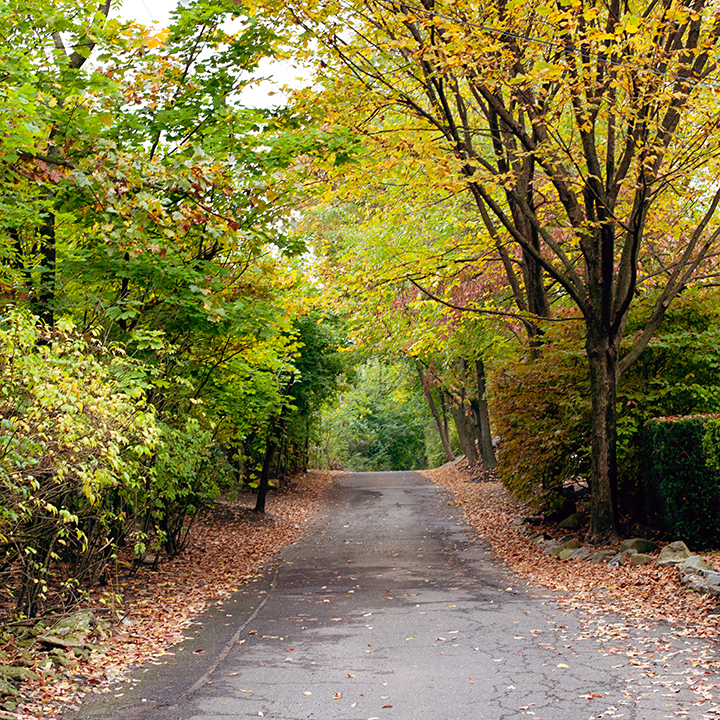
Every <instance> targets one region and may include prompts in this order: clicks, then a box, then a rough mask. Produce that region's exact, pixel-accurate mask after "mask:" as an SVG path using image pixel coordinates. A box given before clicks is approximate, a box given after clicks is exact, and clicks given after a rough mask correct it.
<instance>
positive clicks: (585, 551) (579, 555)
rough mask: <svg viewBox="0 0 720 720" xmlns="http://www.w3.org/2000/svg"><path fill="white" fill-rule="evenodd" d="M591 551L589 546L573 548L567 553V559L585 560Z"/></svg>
mask: <svg viewBox="0 0 720 720" xmlns="http://www.w3.org/2000/svg"><path fill="white" fill-rule="evenodd" d="M591 552H592V550H590V548H589V547H579V548H575V550H573V551H572V552H571V553H570V555H568V560H587V559H588V558H589V557H590V553H591Z"/></svg>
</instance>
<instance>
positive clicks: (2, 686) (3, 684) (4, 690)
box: [0, 677, 18, 697]
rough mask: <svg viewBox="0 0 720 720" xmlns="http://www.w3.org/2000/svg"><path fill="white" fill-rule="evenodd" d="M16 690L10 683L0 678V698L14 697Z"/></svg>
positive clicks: (16, 693)
mask: <svg viewBox="0 0 720 720" xmlns="http://www.w3.org/2000/svg"><path fill="white" fill-rule="evenodd" d="M16 695H18V689H17V688H16V687H15V686H14V685H13V684H12V683H11V682H8V681H7V680H5V679H4V678H2V677H0V697H15V696H16Z"/></svg>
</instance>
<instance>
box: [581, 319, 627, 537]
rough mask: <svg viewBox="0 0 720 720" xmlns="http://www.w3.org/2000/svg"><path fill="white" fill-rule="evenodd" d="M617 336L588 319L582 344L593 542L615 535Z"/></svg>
mask: <svg viewBox="0 0 720 720" xmlns="http://www.w3.org/2000/svg"><path fill="white" fill-rule="evenodd" d="M619 344H620V339H619V338H616V339H615V341H614V342H613V341H612V340H611V339H610V338H608V333H607V331H605V330H603V329H602V328H594V327H592V326H591V324H590V323H588V330H587V340H586V343H585V348H586V352H587V356H588V363H589V367H590V394H591V396H592V415H591V418H592V456H591V468H592V471H591V484H590V487H591V510H590V540H591V541H592V542H593V543H595V544H598V545H600V544H603V543H607V542H613V541H615V540H617V539H618V537H619V534H618V526H617V456H616V444H617V427H616V381H617V356H618V346H619Z"/></svg>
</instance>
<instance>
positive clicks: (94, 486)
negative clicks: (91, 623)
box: [0, 311, 157, 615]
mask: <svg viewBox="0 0 720 720" xmlns="http://www.w3.org/2000/svg"><path fill="white" fill-rule="evenodd" d="M43 332H44V333H45V334H42V333H43ZM96 354H98V355H103V354H104V355H105V357H104V358H103V361H102V362H101V361H100V360H99V359H98V358H97V357H96V356H95V355H96ZM125 365H126V361H125V360H124V358H123V357H122V355H121V354H120V353H109V352H108V351H107V349H105V348H103V347H102V346H101V345H100V344H99V343H97V342H95V341H94V340H93V339H92V338H90V339H86V338H83V337H80V336H78V335H76V334H74V333H73V332H72V329H71V328H70V327H65V330H64V331H63V330H58V331H56V332H54V333H53V334H51V335H48V334H47V333H46V331H41V330H40V329H38V326H36V325H35V321H34V318H31V317H29V316H26V315H23V314H21V313H19V312H16V311H10V312H6V313H5V314H4V315H3V316H2V317H1V318H0V406H1V407H0V412H1V413H2V420H1V421H0V566H1V567H3V568H4V569H5V572H6V573H9V572H10V571H11V570H12V569H17V568H19V570H20V587H19V589H18V591H17V598H16V600H17V608H18V610H19V611H20V612H22V613H24V614H27V615H32V614H34V613H35V612H37V610H38V608H39V605H40V604H41V602H42V600H43V599H44V598H46V597H47V595H48V592H49V589H50V588H51V587H53V588H54V589H55V590H56V591H57V592H58V593H60V595H63V594H70V595H72V594H73V593H74V592H75V590H76V589H77V588H78V587H79V585H80V584H82V583H87V582H91V581H92V580H94V579H96V578H97V577H98V576H99V574H100V573H102V571H103V569H104V566H105V563H106V561H107V559H108V556H109V554H110V553H109V552H108V550H109V543H108V531H109V527H110V526H111V525H112V523H113V513H112V510H111V509H109V508H108V505H107V503H106V502H105V500H106V498H107V496H108V495H109V494H111V493H112V491H113V489H114V488H116V487H117V486H119V485H121V484H123V483H126V482H127V481H128V479H129V478H130V476H131V475H132V474H133V473H135V472H137V469H138V467H139V461H140V460H141V458H142V457H143V456H147V455H148V454H149V453H150V452H151V451H152V449H153V447H154V445H155V444H156V442H157V428H156V423H155V415H154V412H153V411H152V408H150V407H148V406H147V405H146V402H145V400H144V393H143V390H142V388H140V387H138V386H132V384H130V383H128V381H127V378H126V376H127V373H125V372H124V369H126V368H125ZM4 584H5V585H6V586H8V585H10V584H12V583H10V582H8V581H7V580H6V582H5V583H4Z"/></svg>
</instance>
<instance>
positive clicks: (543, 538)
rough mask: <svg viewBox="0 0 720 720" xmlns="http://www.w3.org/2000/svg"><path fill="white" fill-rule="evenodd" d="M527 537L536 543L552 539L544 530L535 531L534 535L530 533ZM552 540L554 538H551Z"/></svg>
mask: <svg viewBox="0 0 720 720" xmlns="http://www.w3.org/2000/svg"><path fill="white" fill-rule="evenodd" d="M529 539H530V541H531V542H534V543H537V544H538V545H540V543H543V542H545V541H546V540H553V538H551V537H550V536H549V535H546V534H545V533H544V532H542V533H536V534H535V535H531V536H530V538H529ZM553 542H554V540H553Z"/></svg>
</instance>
